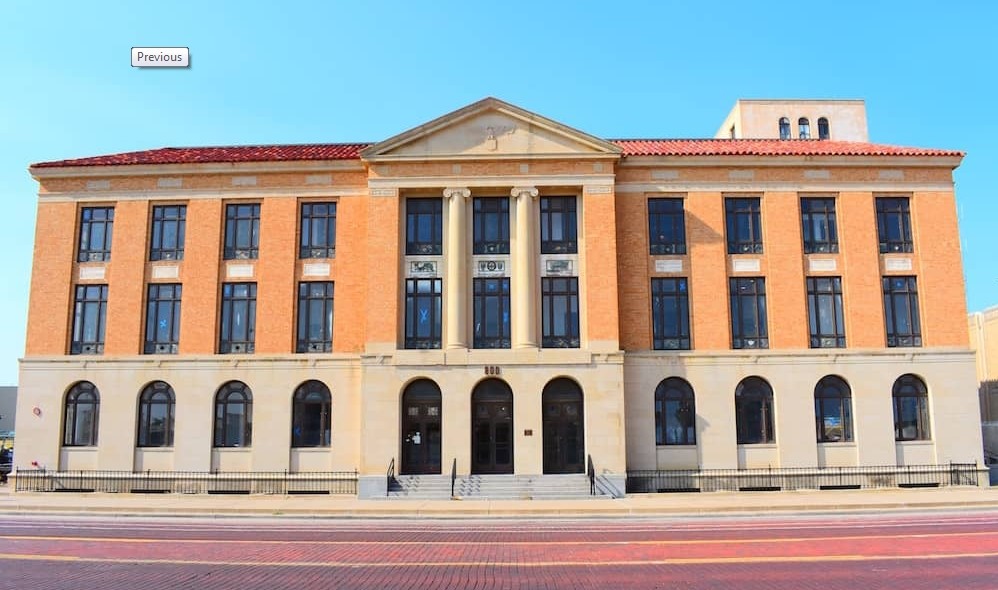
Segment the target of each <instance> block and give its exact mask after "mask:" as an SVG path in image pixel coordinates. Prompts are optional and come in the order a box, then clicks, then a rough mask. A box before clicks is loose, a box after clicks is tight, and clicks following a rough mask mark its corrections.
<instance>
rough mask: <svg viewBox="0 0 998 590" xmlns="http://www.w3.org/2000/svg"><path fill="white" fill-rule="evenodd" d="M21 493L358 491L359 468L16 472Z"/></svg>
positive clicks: (17, 484)
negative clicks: (251, 470)
mask: <svg viewBox="0 0 998 590" xmlns="http://www.w3.org/2000/svg"><path fill="white" fill-rule="evenodd" d="M12 478H13V479H14V489H15V490H16V491H18V492H119V493H146V494H356V493H357V472H356V471H324V472H314V473H288V472H286V471H273V472H260V471H256V472H204V471H143V472H139V473H132V472H130V471H45V470H37V471H36V470H29V471H17V472H16V473H15V474H14V475H13V476H12Z"/></svg>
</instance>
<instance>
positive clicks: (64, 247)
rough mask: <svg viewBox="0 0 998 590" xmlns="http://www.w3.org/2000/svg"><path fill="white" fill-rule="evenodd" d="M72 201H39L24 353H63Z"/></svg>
mask: <svg viewBox="0 0 998 590" xmlns="http://www.w3.org/2000/svg"><path fill="white" fill-rule="evenodd" d="M76 211H77V209H76V203H44V202H43V203H39V204H38V218H37V220H36V224H35V251H34V261H33V263H32V267H31V298H30V300H29V302H28V334H27V341H26V342H25V346H24V354H25V356H40V355H59V354H66V353H67V352H68V346H69V330H70V326H71V325H72V323H71V321H72V320H71V318H72V314H73V268H74V264H73V261H74V260H75V259H76V234H77V231H76V229H75V228H76V224H77V213H76Z"/></svg>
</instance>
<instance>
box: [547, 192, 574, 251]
mask: <svg viewBox="0 0 998 590" xmlns="http://www.w3.org/2000/svg"><path fill="white" fill-rule="evenodd" d="M575 207H576V205H575V197H541V254H575V253H577V252H578V251H579V242H578V237H577V234H578V227H577V226H578V221H577V219H576V209H575Z"/></svg>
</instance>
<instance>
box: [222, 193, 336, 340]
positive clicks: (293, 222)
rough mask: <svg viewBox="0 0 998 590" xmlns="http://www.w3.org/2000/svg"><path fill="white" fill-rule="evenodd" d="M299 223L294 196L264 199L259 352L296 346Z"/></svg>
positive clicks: (258, 294)
mask: <svg viewBox="0 0 998 590" xmlns="http://www.w3.org/2000/svg"><path fill="white" fill-rule="evenodd" d="M297 227H298V202H297V201H296V200H295V199H289V198H269V199H263V200H262V202H261V206H260V258H259V259H258V260H257V262H256V269H255V271H256V276H255V277H254V278H255V280H256V283H257V286H256V301H257V304H256V352H257V353H260V354H267V353H277V354H281V353H290V352H294V350H295V349H294V340H295V317H296V316H295V305H296V302H297V298H298V288H297V285H296V284H295V259H296V258H297V257H298V251H297V247H296V246H297V244H298V233H297ZM223 231H224V230H223ZM310 280H325V279H320V278H315V279H310ZM334 288H335V287H334ZM334 296H335V293H334ZM334 307H335V306H334ZM334 330H335V327H334Z"/></svg>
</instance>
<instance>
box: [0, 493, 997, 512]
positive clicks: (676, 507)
mask: <svg viewBox="0 0 998 590" xmlns="http://www.w3.org/2000/svg"><path fill="white" fill-rule="evenodd" d="M969 508H992V509H998V488H967V487H954V488H934V489H882V490H827V491H790V492H707V493H685V494H635V495H632V496H628V497H626V498H620V499H616V500H612V499H600V500H502V501H489V500H428V501H420V500H398V499H393V500H358V499H357V498H355V497H353V496H342V497H341V496H283V495H273V496H270V495H252V496H215V495H183V494H148V495H146V494H107V493H86V494H84V493H57V492H47V493H17V494H15V493H11V491H10V487H9V486H8V485H2V486H0V514H37V513H57V514H104V515H109V514H113V515H122V516H124V515H130V516H140V515H145V516H155V515H158V516H162V515H172V516H260V517H272V516H294V517H312V518H420V517H426V518H470V517H474V518H484V517H533V518H544V517H554V518H568V517H642V516H705V515H718V514H741V515H763V514H766V515H771V514H779V513H802V512H830V511H872V510H877V511H880V510H900V509H908V510H937V509H949V510H959V509H969Z"/></svg>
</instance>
